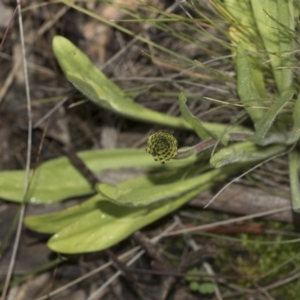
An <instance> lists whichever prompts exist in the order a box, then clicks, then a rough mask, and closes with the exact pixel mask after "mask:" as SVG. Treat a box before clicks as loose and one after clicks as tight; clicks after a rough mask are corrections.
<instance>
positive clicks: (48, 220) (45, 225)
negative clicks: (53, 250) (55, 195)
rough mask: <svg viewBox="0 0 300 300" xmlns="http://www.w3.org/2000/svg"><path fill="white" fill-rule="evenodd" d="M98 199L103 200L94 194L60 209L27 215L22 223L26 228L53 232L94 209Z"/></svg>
mask: <svg viewBox="0 0 300 300" xmlns="http://www.w3.org/2000/svg"><path fill="white" fill-rule="evenodd" d="M100 201H103V196H102V195H100V194H96V195H95V196H93V197H92V198H90V199H89V200H86V201H85V202H83V203H81V204H78V205H74V206H72V207H69V208H67V209H65V210H62V211H58V212H53V213H50V214H43V215H36V216H28V217H26V218H25V220H24V223H25V225H26V226H27V227H28V228H30V229H32V230H34V231H37V232H41V233H50V234H54V233H56V232H58V231H60V230H62V229H63V228H65V227H66V226H68V225H70V224H72V223H73V222H75V221H76V220H77V219H79V218H80V217H82V216H84V215H85V214H87V213H90V212H92V211H94V210H96V209H97V208H98V206H99V202H100Z"/></svg>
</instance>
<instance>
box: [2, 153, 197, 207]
mask: <svg viewBox="0 0 300 300" xmlns="http://www.w3.org/2000/svg"><path fill="white" fill-rule="evenodd" d="M78 156H79V157H80V158H81V159H82V160H83V161H84V162H85V163H86V164H87V166H88V168H90V169H91V170H92V171H93V172H102V171H103V170H107V169H119V168H130V167H131V168H146V169H157V170H158V169H162V170H169V169H172V168H177V167H180V166H185V165H188V164H192V163H193V162H195V161H196V160H197V157H191V158H189V159H188V160H181V161H179V160H178V161H175V160H174V161H170V162H169V163H168V164H166V165H164V166H161V165H158V164H157V162H155V161H154V160H153V159H152V157H151V156H150V155H149V154H148V153H146V151H145V150H144V149H116V150H90V151H83V152H80V153H78ZM24 178H25V172H24V171H3V172H0V186H1V189H0V197H1V198H3V199H6V200H10V201H15V202H21V201H22V199H23V198H22V197H23V183H24ZM93 192H94V189H93V187H91V186H90V184H89V182H88V181H87V180H86V179H85V177H84V176H83V175H82V174H81V173H80V172H79V171H78V170H77V169H76V168H75V167H74V166H73V165H72V163H71V162H70V161H69V159H68V158H67V157H60V158H56V159H52V160H49V161H47V162H45V163H43V164H41V165H40V166H39V167H38V168H37V169H36V170H35V171H34V172H33V176H32V179H31V183H30V189H29V192H28V195H27V199H28V202H31V203H54V202H59V201H62V200H64V199H67V198H70V197H75V196H76V197H77V196H83V195H88V194H91V193H93Z"/></svg>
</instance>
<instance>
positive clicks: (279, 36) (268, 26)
mask: <svg viewBox="0 0 300 300" xmlns="http://www.w3.org/2000/svg"><path fill="white" fill-rule="evenodd" d="M293 2H294V1H293V0H276V1H274V0H264V1H261V0H251V4H252V9H253V14H254V18H255V21H256V24H257V27H258V30H259V32H260V36H261V38H262V40H263V43H264V47H265V49H266V52H267V54H268V56H269V59H270V64H271V66H272V69H273V74H274V78H275V81H276V86H277V88H278V90H279V92H280V93H282V92H284V91H286V90H287V89H290V88H291V85H292V77H293V75H292V70H291V64H292V61H291V60H292V51H293V47H294V45H293V44H294V43H293V33H292V32H293V31H294V4H293ZM295 2H296V1H295ZM295 6H296V4H295Z"/></svg>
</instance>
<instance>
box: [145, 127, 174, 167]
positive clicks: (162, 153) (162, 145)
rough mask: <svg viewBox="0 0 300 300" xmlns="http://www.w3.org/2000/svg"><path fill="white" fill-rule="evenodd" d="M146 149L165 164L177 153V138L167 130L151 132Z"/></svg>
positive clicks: (155, 158)
mask: <svg viewBox="0 0 300 300" xmlns="http://www.w3.org/2000/svg"><path fill="white" fill-rule="evenodd" d="M146 151H147V152H148V153H149V154H151V155H152V156H153V157H154V160H159V161H160V162H162V163H163V164H164V163H165V162H166V161H168V160H170V159H172V158H173V157H175V156H176V155H177V140H176V139H175V137H174V136H173V135H172V134H170V133H168V132H166V131H159V132H156V133H153V134H151V135H150V136H149V137H148V140H147V148H146Z"/></svg>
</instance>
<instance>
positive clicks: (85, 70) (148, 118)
mask: <svg viewBox="0 0 300 300" xmlns="http://www.w3.org/2000/svg"><path fill="white" fill-rule="evenodd" d="M53 51H54V53H55V56H56V58H57V60H58V62H59V64H60V66H61V68H62V70H63V71H64V73H65V74H66V77H67V79H68V80H69V81H70V82H71V83H72V84H73V85H74V86H75V87H76V88H77V89H78V90H80V91H81V92H82V93H83V94H84V95H86V96H87V97H88V98H89V99H90V100H92V101H93V102H94V103H96V104H97V105H99V106H101V107H103V108H106V109H109V110H111V111H114V112H116V113H119V114H121V115H125V116H127V117H130V118H133V119H138V120H140V121H144V122H152V123H158V124H161V125H165V126H174V127H179V128H188V129H190V126H189V125H188V124H187V123H186V122H185V121H184V120H183V119H181V118H176V117H172V116H169V115H166V114H163V113H159V112H156V111H153V110H150V109H147V108H145V107H143V106H142V105H139V104H137V103H135V102H134V101H132V99H130V98H129V97H128V96H127V95H126V94H125V93H124V92H123V91H122V90H121V89H120V88H119V87H118V86H117V85H116V84H114V83H113V82H112V81H111V80H109V79H108V78H106V76H105V75H104V74H103V73H102V72H101V71H100V70H99V69H98V68H96V67H95V66H94V65H93V64H92V62H91V61H90V59H89V58H88V57H87V56H86V55H85V54H84V53H83V52H81V51H80V50H79V49H78V48H77V47H76V46H75V45H73V44H72V43H71V42H70V41H68V40H67V39H65V38H64V37H61V36H55V37H54V38H53Z"/></svg>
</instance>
